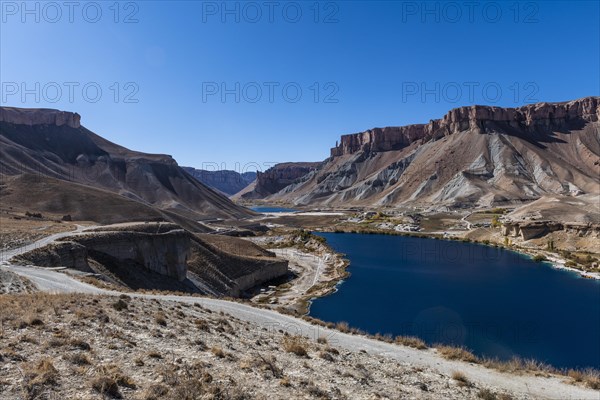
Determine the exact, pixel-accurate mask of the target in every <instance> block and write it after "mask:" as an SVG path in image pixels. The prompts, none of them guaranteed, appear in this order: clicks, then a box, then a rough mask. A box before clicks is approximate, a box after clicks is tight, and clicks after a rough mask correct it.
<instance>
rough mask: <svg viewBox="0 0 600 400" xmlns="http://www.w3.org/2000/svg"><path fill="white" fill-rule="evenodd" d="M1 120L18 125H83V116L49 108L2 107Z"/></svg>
mask: <svg viewBox="0 0 600 400" xmlns="http://www.w3.org/2000/svg"><path fill="white" fill-rule="evenodd" d="M0 122H8V123H11V124H16V125H29V126H32V125H56V126H62V125H67V126H70V127H71V128H79V127H80V126H81V116H80V115H79V114H77V113H73V112H69V111H60V110H53V109H48V108H13V107H0Z"/></svg>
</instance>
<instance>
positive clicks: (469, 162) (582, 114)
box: [254, 97, 600, 207]
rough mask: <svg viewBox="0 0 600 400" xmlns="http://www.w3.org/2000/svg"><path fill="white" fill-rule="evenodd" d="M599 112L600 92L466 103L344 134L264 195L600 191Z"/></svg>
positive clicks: (367, 200) (447, 196)
mask: <svg viewBox="0 0 600 400" xmlns="http://www.w3.org/2000/svg"><path fill="white" fill-rule="evenodd" d="M599 120H600V98H598V97H587V98H583V99H579V100H574V101H569V102H563V103H538V104H532V105H527V106H523V107H520V108H500V107H492V106H469V107H461V108H457V109H454V110H451V111H450V112H448V113H447V114H446V115H445V116H444V117H443V118H441V119H438V120H431V121H430V122H429V123H428V124H420V125H409V126H403V127H387V128H374V129H371V130H368V131H365V132H361V133H356V134H351V135H344V136H342V138H341V141H340V143H339V144H338V145H337V146H336V147H334V148H332V149H331V157H330V158H328V159H327V160H325V162H324V163H323V164H322V166H321V167H319V168H318V169H317V170H315V171H311V172H308V173H307V174H306V175H304V176H303V177H298V179H297V181H295V182H294V183H289V182H286V181H282V182H281V183H282V185H283V184H285V183H288V184H287V185H285V187H284V188H283V189H280V190H279V191H278V192H277V193H275V194H272V195H270V194H267V196H266V198H267V199H268V200H281V201H286V202H290V203H294V204H299V205H304V204H312V205H314V204H317V205H332V206H340V205H365V206H373V205H375V206H397V205H420V206H428V205H433V206H450V207H467V206H468V207H472V206H489V205H507V204H516V203H523V202H528V201H532V200H536V199H538V198H540V197H541V196H544V195H578V194H583V193H598V192H599V191H600V189H599V185H600V178H599V177H600V122H599ZM272 186H273V187H274V188H276V189H277V188H278V186H277V185H276V184H274V185H272ZM254 193H258V192H257V191H254Z"/></svg>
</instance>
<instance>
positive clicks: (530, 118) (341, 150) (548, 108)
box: [331, 97, 600, 157]
mask: <svg viewBox="0 0 600 400" xmlns="http://www.w3.org/2000/svg"><path fill="white" fill-rule="evenodd" d="M598 120H600V98H599V97H586V98H583V99H579V100H573V101H569V102H564V103H537V104H530V105H526V106H523V107H519V108H502V107H493V106H468V107H460V108H455V109H453V110H451V111H449V112H448V113H447V114H446V115H444V117H443V118H442V119H437V120H431V121H430V122H429V123H428V124H418V125H407V126H401V127H387V128H374V129H370V130H368V131H365V132H360V133H354V134H350V135H343V136H342V137H341V142H340V143H339V145H337V146H336V147H334V148H332V149H331V156H332V157H337V156H341V155H344V154H352V153H355V152H357V151H360V150H365V151H390V150H398V149H401V148H403V147H406V146H408V145H409V144H411V143H412V142H414V141H416V140H420V139H429V138H432V137H437V136H440V135H450V134H453V133H456V132H461V131H465V130H474V131H477V132H479V133H486V132H489V131H490V130H491V124H490V123H492V125H493V123H501V124H504V125H508V126H511V127H514V128H519V129H520V130H525V131H531V132H533V131H536V130H550V129H553V128H561V127H564V126H565V125H567V124H569V123H572V122H577V121H588V122H594V121H598Z"/></svg>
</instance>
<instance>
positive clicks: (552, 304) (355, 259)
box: [310, 233, 600, 368]
mask: <svg viewBox="0 0 600 400" xmlns="http://www.w3.org/2000/svg"><path fill="white" fill-rule="evenodd" d="M319 235H320V236H323V237H325V238H326V239H327V242H328V243H329V245H330V246H331V247H332V248H333V249H335V250H336V251H338V252H341V253H344V254H346V257H347V258H348V259H349V260H350V267H349V268H348V271H349V272H350V273H351V276H350V277H349V278H348V279H347V280H346V281H345V282H343V283H341V284H340V285H339V286H338V291H337V292H336V293H334V294H332V295H330V296H326V297H323V298H319V299H316V300H315V301H314V302H313V303H312V306H311V308H310V315H312V316H314V317H316V318H319V319H322V320H324V321H332V322H338V321H346V322H348V323H349V324H350V326H352V327H357V328H361V329H363V330H365V331H367V332H369V333H378V332H379V333H383V334H385V333H390V334H392V335H394V336H395V335H413V336H418V337H420V338H422V339H423V340H425V341H426V342H427V343H429V344H433V343H447V344H454V345H463V346H465V347H467V348H469V349H471V350H472V351H473V352H474V353H475V354H477V355H479V356H488V357H497V358H500V359H509V358H511V357H512V356H520V357H522V358H534V359H536V360H539V361H543V362H546V363H548V364H551V365H554V366H556V367H560V368H563V367H564V368H567V367H568V368H575V367H580V368H583V367H595V368H600V282H599V281H596V280H591V279H583V278H581V277H579V276H578V275H577V274H575V273H572V272H569V271H564V270H557V269H553V268H551V267H550V266H549V265H548V264H545V263H537V262H534V261H532V260H531V259H530V258H528V257H526V256H523V255H520V254H518V253H515V252H512V251H508V250H502V249H498V248H494V247H490V246H483V245H476V244H472V243H463V242H454V241H445V240H434V239H422V238H411V237H403V236H387V235H364V234H352V233H344V234H336V233H319Z"/></svg>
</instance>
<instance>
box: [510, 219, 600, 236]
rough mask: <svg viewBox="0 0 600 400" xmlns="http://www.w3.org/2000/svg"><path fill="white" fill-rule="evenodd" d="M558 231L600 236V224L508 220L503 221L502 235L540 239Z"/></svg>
mask: <svg viewBox="0 0 600 400" xmlns="http://www.w3.org/2000/svg"><path fill="white" fill-rule="evenodd" d="M557 231H565V232H567V233H569V234H574V235H577V236H592V237H595V238H600V224H591V223H588V224H581V223H563V222H557V221H506V222H504V223H502V235H504V236H509V237H521V239H523V240H530V239H538V238H541V237H544V236H546V235H548V234H550V233H552V232H557Z"/></svg>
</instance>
